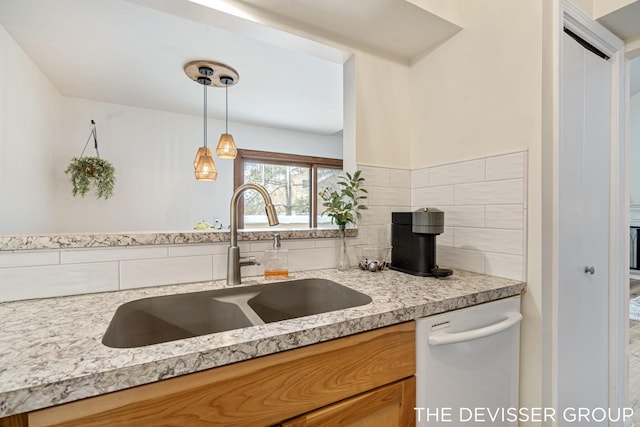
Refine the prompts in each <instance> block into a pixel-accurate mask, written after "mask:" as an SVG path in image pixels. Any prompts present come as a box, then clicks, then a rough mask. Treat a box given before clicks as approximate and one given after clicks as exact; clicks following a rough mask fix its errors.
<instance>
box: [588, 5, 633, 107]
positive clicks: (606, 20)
mask: <svg viewBox="0 0 640 427" xmlns="http://www.w3.org/2000/svg"><path fill="white" fill-rule="evenodd" d="M598 22H599V23H601V24H602V25H603V26H604V27H606V28H607V29H608V30H609V31H611V32H612V33H614V34H615V35H616V36H618V37H619V38H620V39H622V40H633V39H638V38H640V1H637V0H636V1H634V2H632V3H629V4H628V5H626V6H625V7H623V8H620V9H618V10H615V11H613V12H611V13H609V14H607V15H605V16H602V17H600V18H598ZM629 80H630V86H631V94H632V95H635V94H636V93H638V92H640V57H638V58H635V59H632V60H631V61H630V76H629Z"/></svg>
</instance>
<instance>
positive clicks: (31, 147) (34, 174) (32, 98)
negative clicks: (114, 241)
mask: <svg viewBox="0 0 640 427" xmlns="http://www.w3.org/2000/svg"><path fill="white" fill-rule="evenodd" d="M0 64H2V66H0V234H2V233H4V232H8V231H11V232H12V233H30V232H44V231H47V230H50V229H51V228H52V227H53V225H54V223H55V218H54V214H53V206H52V203H53V201H54V199H55V197H54V193H53V191H52V177H53V175H54V173H55V172H54V168H53V164H52V158H53V156H54V154H55V151H56V147H57V146H58V143H59V141H60V138H61V125H60V119H61V117H62V113H61V111H60V108H59V102H60V99H61V96H60V94H59V93H58V91H57V90H56V88H55V87H53V85H51V84H50V83H49V81H48V80H47V79H46V78H45V77H44V75H43V74H42V72H41V71H40V69H38V68H37V67H36V66H35V65H34V64H33V63H32V62H31V59H30V58H29V57H28V56H27V55H26V54H25V53H24V51H23V50H22V49H21V48H20V47H19V46H18V45H17V44H16V43H15V41H14V40H13V39H12V38H11V36H9V34H8V33H7V32H6V31H5V29H4V27H2V26H0Z"/></svg>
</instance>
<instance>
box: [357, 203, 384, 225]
mask: <svg viewBox="0 0 640 427" xmlns="http://www.w3.org/2000/svg"><path fill="white" fill-rule="evenodd" d="M360 213H361V214H362V217H361V218H360V222H359V224H361V225H381V224H387V223H389V222H391V211H390V208H389V206H369V207H368V209H366V210H363V211H361V212H360Z"/></svg>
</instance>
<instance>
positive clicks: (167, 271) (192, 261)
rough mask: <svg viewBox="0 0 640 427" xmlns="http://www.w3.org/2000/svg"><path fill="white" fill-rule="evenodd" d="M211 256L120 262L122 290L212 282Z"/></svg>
mask: <svg viewBox="0 0 640 427" xmlns="http://www.w3.org/2000/svg"><path fill="white" fill-rule="evenodd" d="M212 264H213V263H212V258H211V255H200V256H191V257H188V256H185V257H175V258H158V259H144V260H132V261H121V262H120V289H132V288H143V287H147V286H159V285H169V284H174V283H189V282H201V281H207V280H212V277H213V272H212V268H213V266H212Z"/></svg>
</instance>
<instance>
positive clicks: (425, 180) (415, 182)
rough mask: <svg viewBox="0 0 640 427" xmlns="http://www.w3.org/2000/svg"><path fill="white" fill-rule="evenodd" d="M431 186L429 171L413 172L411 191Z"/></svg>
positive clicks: (418, 170)
mask: <svg viewBox="0 0 640 427" xmlns="http://www.w3.org/2000/svg"><path fill="white" fill-rule="evenodd" d="M428 186H429V169H427V168H423V169H414V170H412V171H411V189H412V190H414V189H416V188H422V187H428Z"/></svg>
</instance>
